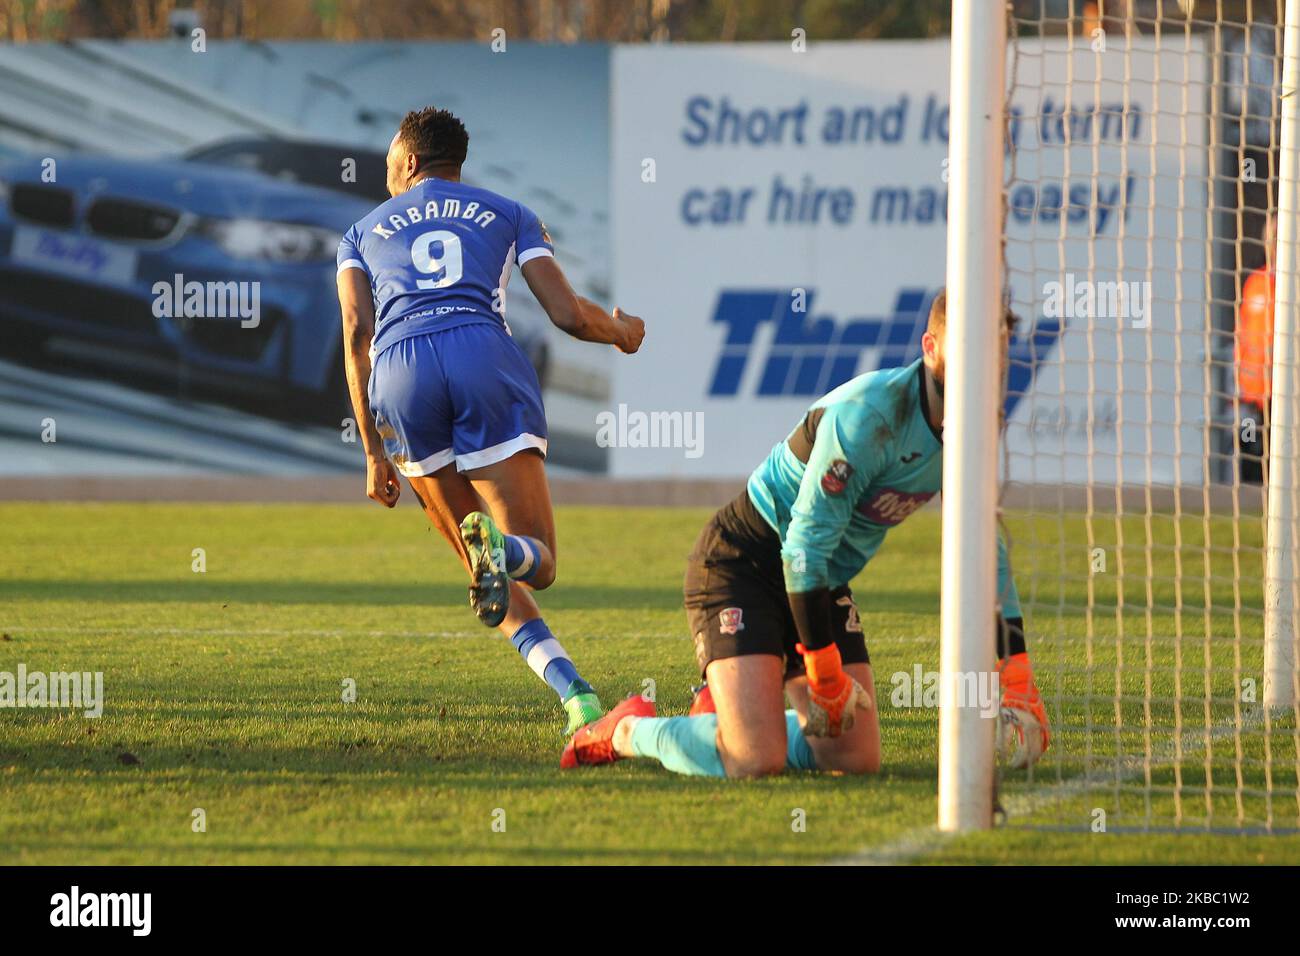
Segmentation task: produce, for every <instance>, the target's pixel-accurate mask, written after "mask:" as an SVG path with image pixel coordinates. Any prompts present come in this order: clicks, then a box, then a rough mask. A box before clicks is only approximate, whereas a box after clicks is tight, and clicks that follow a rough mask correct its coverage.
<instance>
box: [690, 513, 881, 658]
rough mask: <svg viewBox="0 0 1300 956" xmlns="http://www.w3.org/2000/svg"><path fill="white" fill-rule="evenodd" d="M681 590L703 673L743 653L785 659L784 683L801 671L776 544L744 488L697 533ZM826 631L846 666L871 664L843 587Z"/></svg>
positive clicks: (854, 609)
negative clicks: (718, 661) (710, 666)
mask: <svg viewBox="0 0 1300 956" xmlns="http://www.w3.org/2000/svg"><path fill="white" fill-rule="evenodd" d="M682 593H683V597H684V600H685V604H686V620H687V623H688V624H689V625H690V629H691V636H692V638H693V639H694V641H695V659H696V661H697V662H698V663H699V665H700V673H701V674H704V673H705V672H706V670H707V669H708V666H709V664H710V663H711V662H713V661H717V660H724V659H726V658H728V657H744V656H746V655H748V654H771V655H773V656H775V657H779V658H781V659H782V660H784V662H785V678H786V680H789V679H790V678H792V677H798V676H799V675H801V674H803V658H802V657H801V656H800V654H799V653H798V651H796V650H795V645H796V644H797V643H798V642H799V634H798V632H797V631H796V630H795V626H794V617H793V616H792V615H791V613H790V602H789V600H788V599H787V597H786V591H785V576H784V574H783V573H782V569H781V540H780V538H779V537H778V536H777V533H776V532H775V531H773V530H772V527H771V525H769V524H768V523H767V522H766V521H764V520H763V516H762V515H760V514H759V513H758V510H757V509H756V508H755V507H754V505H753V502H751V501H750V500H749V493H748V492H747V491H745V492H741V494H740V496H739V497H738V498H736V499H735V500H734V501H732V502H731V503H730V504H728V505H725V506H724V507H722V508H721V509H720V510H719V511H718V512H717V514H715V515H714V516H713V517H712V518H710V519H709V523H708V524H706V525H705V526H704V530H703V531H701V532H700V537H699V539H698V540H697V541H696V542H695V549H694V550H693V551H692V552H691V556H690V558H689V559H688V560H687V565H686V580H685V582H684V583H683V585H682ZM831 627H832V630H833V631H834V639H835V643H836V645H837V646H838V647H839V649H840V658H841V659H842V660H843V662H844V663H845V664H866V663H870V660H871V659H870V657H869V656H868V654H867V642H866V639H865V638H864V637H863V634H862V623H861V621H860V620H859V619H858V609H857V606H856V605H855V604H854V603H853V594H852V592H851V591H850V590H849V588H848V586H847V585H846V586H843V587H838V588H835V589H834V590H832V591H831Z"/></svg>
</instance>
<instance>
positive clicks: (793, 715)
mask: <svg viewBox="0 0 1300 956" xmlns="http://www.w3.org/2000/svg"><path fill="white" fill-rule="evenodd" d="M785 765H786V766H787V767H789V768H790V769H791V770H816V769H817V760H816V758H815V757H813V752H812V747H810V746H808V738H807V737H805V736H804V735H803V728H801V727H800V726H799V714H798V712H797V711H793V710H787V711H786V712H785Z"/></svg>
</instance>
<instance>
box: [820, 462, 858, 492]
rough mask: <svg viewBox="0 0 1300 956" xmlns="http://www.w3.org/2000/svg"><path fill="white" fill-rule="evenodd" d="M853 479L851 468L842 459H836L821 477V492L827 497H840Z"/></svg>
mask: <svg viewBox="0 0 1300 956" xmlns="http://www.w3.org/2000/svg"><path fill="white" fill-rule="evenodd" d="M852 477H853V466H852V465H850V464H849V463H848V462H847V461H845V460H844V459H843V458H836V459H835V460H834V461H833V462H831V466H830V467H829V468H827V469H826V474H824V475H822V491H824V492H826V493H827V494H828V495H841V494H843V493H844V489H845V487H846V486H847V485H848V483H849V479H850V478H852Z"/></svg>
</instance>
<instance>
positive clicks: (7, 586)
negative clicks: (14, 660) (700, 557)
mask: <svg viewBox="0 0 1300 956" xmlns="http://www.w3.org/2000/svg"><path fill="white" fill-rule="evenodd" d="M465 587H466V585H465V584H464V583H462V582H459V581H457V582H456V583H455V584H448V583H446V582H429V583H409V584H407V583H403V584H393V583H387V582H383V581H365V582H361V581H319V580H313V581H287V580H259V581H223V580H221V579H220V578H219V577H205V576H202V575H197V574H196V575H193V576H192V577H191V578H187V579H183V580H166V579H155V580H144V581H113V580H93V579H91V580H86V579H80V580H10V581H0V602H2V601H5V600H9V601H85V602H95V603H124V604H125V603H130V604H140V603H153V602H195V601H220V602H222V603H231V604H328V605H336V604H347V605H352V606H366V605H378V606H384V607H391V606H392V605H451V606H459V605H461V604H464V603H465ZM545 595H546V596H545V601H546V605H547V607H548V608H557V609H566V610H568V609H582V608H607V607H618V608H620V609H629V608H632V609H635V608H646V609H653V610H676V609H679V608H680V607H681V605H682V593H681V589H680V588H679V587H677V586H676V585H674V586H671V587H669V586H664V587H653V586H641V587H623V586H606V585H600V586H595V585H588V584H564V583H561V584H559V585H558V586H556V587H555V588H553V589H551V590H547V591H546V592H545Z"/></svg>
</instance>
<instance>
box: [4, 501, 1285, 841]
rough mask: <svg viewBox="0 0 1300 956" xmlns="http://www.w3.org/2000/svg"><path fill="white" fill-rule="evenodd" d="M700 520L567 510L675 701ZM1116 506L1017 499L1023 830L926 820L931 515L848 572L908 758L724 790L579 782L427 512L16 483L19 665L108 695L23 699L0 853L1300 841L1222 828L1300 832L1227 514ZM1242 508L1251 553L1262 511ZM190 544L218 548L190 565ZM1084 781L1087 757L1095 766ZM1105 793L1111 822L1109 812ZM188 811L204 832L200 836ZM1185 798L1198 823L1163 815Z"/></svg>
mask: <svg viewBox="0 0 1300 956" xmlns="http://www.w3.org/2000/svg"><path fill="white" fill-rule="evenodd" d="M707 515H708V512H707V511H706V510H703V509H680V510H677V509H672V510H652V509H605V508H561V509H559V511H558V515H557V520H558V526H559V534H560V575H559V581H558V583H557V584H556V586H555V587H554V588H552V589H551V590H550V591H548V592H546V593H544V594H543V595H541V602H542V606H543V608H544V610H545V611H546V614H547V618H548V621H549V622H550V624H551V626H552V628H553V630H554V631H555V632H556V634H557V635H558V636H559V637H560V639H561V640H562V641H563V642H564V644H565V645H566V647H567V648H568V649H569V651H570V653H571V654H572V655H573V656H574V658H575V660H576V661H577V663H578V665H579V667H580V668H581V670H582V671H583V673H584V675H585V676H587V677H588V679H589V680H591V681H592V682H593V683H594V684H595V685H596V686H597V688H598V689H599V690H600V691H601V692H602V696H603V697H604V699H605V700H606V702H607V703H608V702H612V701H614V700H616V699H617V698H619V697H621V696H623V695H625V694H627V693H629V692H632V691H637V690H642V689H643V688H644V687H646V686H647V685H646V684H645V683H644V682H646V681H648V680H652V681H654V686H655V689H656V696H657V699H658V703H659V708H660V712H661V713H665V714H678V713H684V712H685V709H686V707H687V706H688V702H689V690H688V688H689V685H690V684H692V683H693V682H695V680H696V677H697V675H696V674H695V672H694V663H693V654H692V651H691V645H690V642H689V640H688V638H687V635H686V633H685V627H684V613H683V612H682V610H681V596H680V585H681V577H682V572H683V566H684V558H685V556H686V554H687V552H688V551H689V550H690V546H691V544H692V542H693V541H694V538H695V535H696V533H697V532H698V530H699V528H700V526H701V524H702V523H703V521H704V520H705V519H706V517H707ZM1093 524H1094V527H1093V536H1094V540H1092V541H1089V539H1088V534H1087V527H1086V525H1085V523H1084V522H1083V521H1082V519H1076V518H1072V519H1069V520H1067V521H1065V522H1063V523H1062V522H1058V521H1057V520H1056V519H1051V520H1044V519H1031V518H1027V517H1024V516H1021V517H1016V516H1013V517H1012V519H1011V522H1010V525H1009V527H1010V530H1011V532H1012V536H1013V541H1014V544H1013V556H1014V557H1015V559H1016V560H1017V562H1018V564H1019V566H1020V567H1021V568H1023V569H1024V570H1022V572H1021V573H1020V574H1019V576H1018V577H1019V581H1020V586H1021V589H1022V593H1023V595H1024V597H1025V599H1026V601H1027V603H1029V602H1032V603H1029V609H1028V630H1029V639H1030V647H1031V652H1032V654H1033V656H1034V658H1035V660H1036V663H1037V666H1038V668H1039V672H1040V684H1041V685H1042V686H1043V690H1044V692H1045V693H1046V694H1047V696H1048V697H1049V706H1050V707H1051V708H1052V713H1053V717H1054V720H1055V723H1056V724H1057V725H1058V726H1057V730H1058V738H1057V741H1055V742H1054V743H1053V749H1052V750H1051V751H1049V759H1047V760H1045V762H1044V764H1043V765H1042V766H1041V767H1040V768H1039V770H1038V772H1037V776H1036V778H1035V779H1034V780H1032V781H1031V780H1028V779H1027V778H1025V777H1024V776H1023V775H1021V776H1019V777H1017V778H1015V779H1008V780H1006V781H1005V783H1004V788H1003V791H1004V794H1005V795H1006V797H1007V804H1008V807H1009V808H1012V809H1016V808H1019V810H1018V812H1015V813H1013V816H1012V818H1011V820H1010V822H1009V825H1008V826H1007V827H1004V828H1002V829H998V830H995V831H991V832H987V833H981V834H978V835H975V836H971V837H963V838H957V839H948V840H934V839H932V838H931V836H930V834H928V832H927V828H929V827H930V826H931V825H932V824H933V822H934V819H935V802H936V797H935V792H936V770H935V760H936V731H937V713H936V711H934V710H933V709H928V708H924V707H910V706H904V707H898V706H894V704H893V703H892V702H891V700H890V696H891V692H892V685H891V679H892V678H891V675H894V674H896V673H902V672H906V673H911V672H912V671H913V669H914V667H915V665H917V664H920V665H921V666H922V667H923V669H924V670H927V671H928V670H935V669H937V666H938V570H939V559H938V551H939V537H938V531H939V524H938V515H937V514H936V513H934V512H930V511H927V512H923V513H921V514H918V515H917V516H915V517H913V518H912V519H910V520H909V521H908V522H907V523H906V524H904V525H903V526H901V527H900V528H898V529H897V530H896V531H894V532H892V533H891V536H890V539H889V540H888V541H887V542H886V544H885V547H884V549H883V550H882V552H881V554H880V555H879V556H878V557H877V559H876V560H875V561H874V562H873V563H872V565H871V566H870V567H869V568H868V570H867V571H866V572H865V573H864V574H863V575H862V576H861V577H860V578H859V579H858V581H857V582H855V591H856V594H857V597H858V603H859V606H860V609H861V613H862V620H863V623H864V626H865V629H866V632H867V637H868V644H869V647H870V649H871V654H872V660H873V664H874V667H875V674H876V684H877V691H878V698H879V702H880V706H881V711H882V714H881V717H882V726H883V735H884V746H885V769H884V771H883V772H882V773H881V774H880V775H879V776H878V777H875V778H871V779H865V778H864V779H857V778H845V777H831V776H827V775H809V774H800V775H785V776H782V777H779V778H773V779H767V780H760V781H716V780H701V779H687V778H682V777H677V776H673V775H671V774H669V773H667V772H666V771H664V770H662V769H661V768H659V767H658V766H657V765H655V764H651V763H647V762H640V761H638V762H631V761H624V762H622V763H620V764H619V765H616V766H613V767H604V768H592V769H585V770H581V771H577V772H572V773H565V774H561V773H560V772H559V770H558V767H557V763H558V758H559V752H560V747H561V743H562V741H561V738H560V736H559V733H560V727H561V714H560V711H559V708H558V706H557V704H556V701H555V700H554V697H553V696H552V694H551V693H550V691H549V690H548V689H547V688H546V687H545V686H544V685H542V684H541V682H540V681H538V680H537V679H536V678H535V677H534V676H533V675H532V674H531V672H529V671H528V670H527V668H526V667H525V666H524V664H523V663H522V662H521V661H520V660H519V658H518V655H517V654H516V653H515V652H514V650H513V649H512V648H511V647H510V646H509V644H508V643H507V642H506V641H505V640H504V639H502V638H501V637H500V636H498V635H497V634H496V633H495V632H489V631H487V629H485V628H483V627H482V626H481V625H479V624H478V622H477V621H476V620H475V619H474V617H473V615H472V613H471V612H470V611H469V609H468V608H467V606H466V602H465V582H464V580H463V573H462V572H461V570H460V568H459V567H458V565H457V564H456V563H455V562H454V560H453V559H452V557H451V555H450V552H449V551H448V549H447V547H446V545H445V544H444V543H443V542H442V541H441V540H440V539H438V538H437V537H436V536H435V535H434V534H433V533H432V532H431V531H429V530H427V528H426V526H425V524H424V521H423V518H422V517H421V516H420V515H419V513H418V512H416V511H414V510H412V509H400V510H398V511H396V512H385V511H382V510H381V509H379V508H377V507H374V506H373V505H368V504H358V505H356V506H307V505H293V506H289V505H235V504H223V505H215V504H214V505H135V504H105V505H76V504H56V505H51V504H4V505H0V631H3V635H4V639H3V640H0V671H9V672H13V671H15V670H16V668H17V666H18V664H19V663H23V664H25V665H26V667H27V668H28V670H29V671H34V670H44V671H52V670H78V671H103V672H104V681H105V696H106V704H105V711H104V715H103V717H102V718H100V719H98V720H88V719H85V718H83V717H82V716H80V714H74V713H73V712H69V711H64V710H52V709H45V710H36V709H4V710H0V856H3V858H4V859H5V861H6V862H10V863H33V864H36V863H46V864H54V863H59V864H67V863H91V864H110V863H162V864H189V863H193V864H214V863H216V864H223V863H252V864H274V863H521V864H525V863H613V864H651V863H687V864H691V863H818V862H825V861H832V860H837V859H840V858H843V857H849V856H854V855H855V854H861V855H862V856H863V857H864V858H866V859H882V860H893V861H899V862H901V861H910V860H913V859H916V860H918V861H919V862H924V863H951V862H963V863H966V862H969V863H988V862H993V863H1170V864H1173V863H1178V864H1188V863H1225V862H1228V863H1288V862H1289V863H1295V862H1298V861H1300V836H1296V835H1295V834H1294V832H1291V833H1285V832H1283V833H1275V834H1247V835H1240V834H1235V833H1226V832H1220V831H1221V830H1226V829H1232V828H1234V827H1237V826H1239V825H1242V824H1244V825H1245V826H1247V827H1258V826H1259V825H1261V821H1267V820H1269V819H1270V818H1271V820H1272V822H1273V825H1274V826H1275V827H1276V828H1278V829H1289V830H1291V831H1294V830H1295V828H1296V826H1297V813H1298V811H1297V796H1296V791H1297V781H1296V773H1295V764H1296V759H1297V757H1296V738H1295V725H1294V720H1290V719H1288V718H1285V717H1284V718H1282V719H1281V720H1280V721H1277V722H1271V723H1270V724H1268V727H1267V733H1265V732H1261V731H1259V730H1258V728H1257V725H1256V724H1252V721H1257V720H1258V717H1257V715H1255V716H1252V715H1254V714H1255V712H1254V711H1252V710H1251V709H1250V708H1249V707H1248V706H1246V705H1241V704H1240V702H1239V695H1238V694H1236V693H1235V688H1236V687H1237V686H1238V685H1239V683H1240V679H1242V678H1243V677H1249V676H1251V675H1252V674H1256V673H1257V672H1258V662H1259V657H1260V655H1259V644H1260V634H1261V630H1262V628H1261V625H1260V621H1259V614H1258V608H1259V607H1260V606H1261V605H1260V602H1261V597H1260V593H1259V592H1260V586H1259V582H1258V574H1257V572H1256V571H1255V570H1254V565H1253V564H1251V561H1254V562H1255V563H1258V558H1257V556H1254V557H1249V558H1248V560H1247V561H1246V565H1247V566H1246V567H1244V568H1243V571H1242V574H1241V579H1242V580H1243V581H1244V582H1245V583H1243V584H1242V585H1241V586H1239V587H1237V588H1234V585H1233V581H1232V577H1233V567H1232V562H1233V556H1232V553H1231V551H1230V550H1229V548H1228V547H1227V544H1225V542H1227V543H1230V542H1231V528H1230V526H1229V525H1227V524H1226V523H1219V522H1211V523H1209V524H1203V523H1202V522H1201V521H1200V520H1199V519H1195V520H1192V519H1185V520H1184V521H1183V522H1180V523H1178V524H1177V525H1174V524H1172V523H1170V524H1169V525H1168V526H1166V525H1162V524H1160V523H1159V522H1156V523H1154V524H1153V525H1151V526H1148V525H1147V524H1146V523H1144V522H1142V521H1141V520H1132V521H1126V522H1125V523H1124V524H1122V525H1120V526H1116V525H1115V523H1114V522H1113V521H1110V520H1106V521H1095V522H1094V523H1093ZM1121 532H1122V535H1123V546H1122V547H1121V546H1119V537H1118V536H1119V534H1120V533H1121ZM1242 533H1243V535H1245V536H1246V539H1247V540H1245V541H1244V542H1243V543H1244V544H1245V545H1246V546H1247V547H1258V529H1255V531H1254V532H1253V533H1254V538H1250V531H1249V529H1248V528H1247V529H1246V530H1244V531H1243V532H1242ZM1206 535H1208V536H1209V540H1210V541H1211V545H1212V548H1211V550H1210V551H1209V552H1205V551H1204V549H1202V548H1201V543H1202V541H1204V540H1205V536H1206ZM1179 540H1181V543H1182V546H1183V547H1182V549H1181V550H1180V549H1179V548H1176V547H1174V544H1175V543H1176V542H1178V541H1179ZM1091 547H1102V548H1103V549H1106V551H1107V555H1108V558H1109V562H1110V563H1109V566H1108V570H1107V571H1106V572H1105V573H1101V574H1090V571H1089V554H1090V550H1089V549H1090V548H1091ZM196 548H202V549H204V556H205V560H206V572H204V573H196V572H195V571H193V570H192V563H193V561H194V557H193V553H194V549H196ZM1203 554H1208V555H1209V558H1208V560H1207V561H1203V560H1202V555H1203ZM1248 555H1249V552H1248ZM1121 562H1122V565H1123V578H1122V581H1121V578H1120V575H1119V573H1118V570H1119V565H1120V563H1121ZM1180 562H1181V566H1179V564H1180ZM1062 569H1064V571H1065V574H1064V576H1063V574H1062ZM1148 582H1149V583H1150V587H1149V589H1148ZM1089 588H1092V589H1093V592H1094V593H1093V599H1092V601H1093V603H1092V607H1093V610H1092V612H1091V622H1090V620H1089V617H1090V612H1089V601H1088V590H1089ZM1121 599H1122V605H1121ZM1207 602H1208V606H1209V608H1210V609H1209V610H1208V611H1207V610H1206V607H1207ZM1117 608H1120V610H1118V611H1117V610H1116V609H1117ZM1237 608H1241V610H1237ZM1251 609H1254V610H1253V611H1252V610H1251ZM1238 627H1239V628H1240V629H1241V632H1242V633H1243V634H1244V635H1245V636H1246V640H1244V641H1243V642H1241V644H1240V646H1239V645H1238V644H1237V642H1234V641H1232V640H1231V635H1232V634H1234V633H1235V632H1236V629H1237V628H1238ZM1207 661H1208V662H1209V663H1210V665H1211V666H1210V668H1209V671H1208V672H1209V673H1210V675H1211V676H1210V677H1209V678H1208V679H1207V677H1206V673H1207V667H1206V662H1207ZM1117 664H1118V665H1119V666H1117ZM348 680H351V681H355V684H356V689H357V698H356V701H355V702H352V703H348V702H345V701H344V700H343V696H344V694H343V689H344V682H345V681H348ZM1117 688H1118V690H1119V694H1118V697H1117V695H1116V693H1115V692H1116V690H1117ZM1243 708H1244V709H1243ZM1175 725H1178V726H1181V727H1182V733H1181V734H1174V733H1173V732H1172V731H1171V730H1169V729H1168V728H1170V727H1173V726H1175ZM1148 727H1150V728H1153V729H1147V728H1148ZM1207 727H1208V728H1210V729H1208V730H1207ZM1241 727H1244V728H1246V730H1245V731H1242V732H1238V731H1237V729H1236V728H1241ZM1252 727H1255V728H1256V729H1254V730H1252V729H1251V728H1252ZM1238 748H1240V749H1238ZM1148 753H1149V754H1150V757H1149V759H1146V760H1142V759H1140V758H1142V757H1143V755H1145V754H1148ZM1133 755H1137V756H1138V758H1139V760H1138V762H1137V763H1133V762H1132V757H1133ZM1117 757H1121V758H1124V760H1127V761H1128V762H1124V760H1117ZM132 758H134V762H133V760H132ZM1085 774H1086V775H1089V776H1088V777H1087V779H1090V780H1092V781H1093V782H1092V784H1091V785H1090V786H1088V787H1087V788H1081V787H1080V785H1079V780H1081V779H1084V776H1083V775H1085ZM1207 780H1209V781H1210V783H1211V786H1210V788H1209V789H1208V791H1207V787H1206V781H1207ZM1207 792H1208V793H1209V794H1210V796H1209V797H1208V798H1207V796H1206V794H1207ZM1098 808H1101V809H1103V810H1105V811H1106V813H1107V814H1108V818H1107V819H1108V821H1109V822H1108V829H1107V832H1105V833H1094V832H1091V831H1090V830H1089V825H1090V824H1091V823H1092V821H1093V820H1094V811H1095V810H1096V809H1098ZM196 809H202V810H203V812H204V815H205V817H206V824H207V826H206V832H195V829H194V825H193V821H194V815H193V814H194V811H195V810H196ZM799 811H802V813H800V812H799ZM800 818H802V819H803V820H804V821H805V825H804V826H803V828H802V829H800V828H799V827H796V826H794V825H793V824H794V823H795V822H796V821H797V820H798V819H800ZM1171 821H1176V822H1181V824H1182V830H1181V831H1180V832H1170V831H1169V830H1167V829H1165V827H1166V825H1168V824H1170V822H1171ZM494 823H495V824H496V826H494ZM502 823H504V829H502V826H501V824H502ZM1147 826H1149V827H1154V828H1155V829H1154V830H1152V831H1151V832H1138V831H1140V830H1141V829H1142V828H1143V827H1147Z"/></svg>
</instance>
